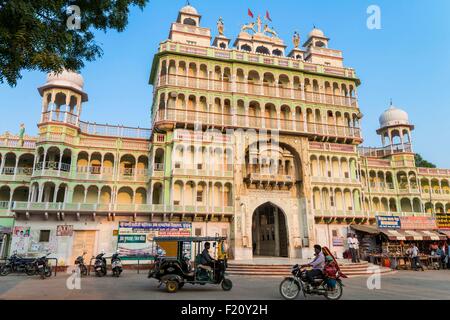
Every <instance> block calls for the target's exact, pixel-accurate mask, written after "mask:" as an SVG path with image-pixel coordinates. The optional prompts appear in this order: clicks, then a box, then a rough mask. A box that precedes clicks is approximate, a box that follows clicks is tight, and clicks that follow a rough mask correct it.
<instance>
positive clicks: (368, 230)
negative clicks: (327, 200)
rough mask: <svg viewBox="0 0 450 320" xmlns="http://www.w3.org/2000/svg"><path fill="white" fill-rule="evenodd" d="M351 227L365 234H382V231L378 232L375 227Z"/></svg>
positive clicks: (353, 225)
mask: <svg viewBox="0 0 450 320" xmlns="http://www.w3.org/2000/svg"><path fill="white" fill-rule="evenodd" d="M350 227H352V229H353V230H356V231H361V232H365V233H368V234H379V233H380V230H378V228H377V227H375V226H365V225H357V224H352V225H351V226H350Z"/></svg>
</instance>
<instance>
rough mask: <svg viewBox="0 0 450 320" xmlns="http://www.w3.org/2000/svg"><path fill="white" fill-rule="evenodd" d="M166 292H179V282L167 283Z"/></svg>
mask: <svg viewBox="0 0 450 320" xmlns="http://www.w3.org/2000/svg"><path fill="white" fill-rule="evenodd" d="M166 290H167V292H169V293H175V292H177V291H178V282H177V281H167V283H166Z"/></svg>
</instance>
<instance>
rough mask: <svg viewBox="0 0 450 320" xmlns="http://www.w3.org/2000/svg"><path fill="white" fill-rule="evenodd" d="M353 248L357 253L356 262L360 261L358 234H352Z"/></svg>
mask: <svg viewBox="0 0 450 320" xmlns="http://www.w3.org/2000/svg"><path fill="white" fill-rule="evenodd" d="M352 243H353V250H354V253H355V262H357V263H359V262H360V261H359V241H358V237H357V236H356V234H354V235H353V236H352Z"/></svg>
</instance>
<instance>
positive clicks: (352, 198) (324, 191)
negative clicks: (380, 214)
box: [312, 187, 362, 212]
mask: <svg viewBox="0 0 450 320" xmlns="http://www.w3.org/2000/svg"><path fill="white" fill-rule="evenodd" d="M312 203H313V209H314V210H319V211H330V210H336V211H342V212H361V211H362V200H361V193H360V191H359V190H358V189H352V188H328V187H323V188H319V187H314V188H313V192H312Z"/></svg>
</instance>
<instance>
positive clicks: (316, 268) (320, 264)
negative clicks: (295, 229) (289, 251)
mask: <svg viewBox="0 0 450 320" xmlns="http://www.w3.org/2000/svg"><path fill="white" fill-rule="evenodd" d="M314 255H315V258H314V260H313V261H312V262H310V263H308V264H306V265H304V266H303V267H312V270H308V271H307V272H306V278H307V279H308V282H309V283H310V284H313V283H314V278H316V277H319V276H321V275H322V270H323V268H324V266H325V256H324V254H323V252H322V247H321V246H320V245H318V244H316V245H314Z"/></svg>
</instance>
